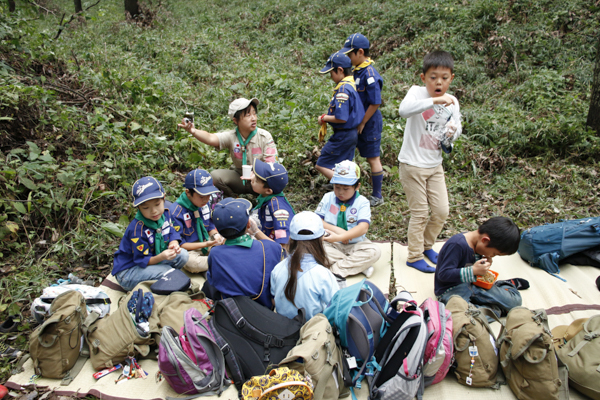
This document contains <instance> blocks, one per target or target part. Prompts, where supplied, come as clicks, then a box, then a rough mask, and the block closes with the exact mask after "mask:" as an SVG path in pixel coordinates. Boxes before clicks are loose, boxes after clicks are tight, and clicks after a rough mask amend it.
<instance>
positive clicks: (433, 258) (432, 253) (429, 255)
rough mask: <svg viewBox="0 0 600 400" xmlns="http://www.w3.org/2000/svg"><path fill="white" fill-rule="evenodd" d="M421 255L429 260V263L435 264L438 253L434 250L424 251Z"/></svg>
mask: <svg viewBox="0 0 600 400" xmlns="http://www.w3.org/2000/svg"><path fill="white" fill-rule="evenodd" d="M423 255H425V257H427V258H429V261H431V262H432V263H434V264H437V258H438V252H437V251H435V250H434V249H429V250H425V251H424V252H423Z"/></svg>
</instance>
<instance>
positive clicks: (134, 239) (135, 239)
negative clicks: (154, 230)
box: [131, 238, 140, 243]
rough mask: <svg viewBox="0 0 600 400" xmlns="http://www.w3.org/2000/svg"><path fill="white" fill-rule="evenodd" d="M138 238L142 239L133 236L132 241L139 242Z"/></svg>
mask: <svg viewBox="0 0 600 400" xmlns="http://www.w3.org/2000/svg"><path fill="white" fill-rule="evenodd" d="M138 240H140V238H131V241H132V242H133V243H137V242H138Z"/></svg>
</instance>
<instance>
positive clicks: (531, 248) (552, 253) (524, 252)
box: [518, 217, 600, 280]
mask: <svg viewBox="0 0 600 400" xmlns="http://www.w3.org/2000/svg"><path fill="white" fill-rule="evenodd" d="M597 245H600V217H596V218H582V219H577V220H572V221H563V222H558V223H556V224H548V225H541V226H536V227H534V228H529V229H527V230H526V231H524V232H523V233H522V234H521V241H520V242H519V250H518V251H519V255H520V256H521V258H522V259H523V260H525V261H528V262H529V264H530V265H532V266H534V267H537V268H541V269H543V270H544V271H546V272H548V273H550V274H552V275H554V276H556V275H555V274H558V273H560V269H559V268H558V262H559V261H561V260H563V259H564V258H566V257H568V256H570V255H573V254H575V253H579V252H581V251H584V250H587V249H591V248H592V247H595V246H597ZM561 279H562V278H561ZM563 280H564V279H563Z"/></svg>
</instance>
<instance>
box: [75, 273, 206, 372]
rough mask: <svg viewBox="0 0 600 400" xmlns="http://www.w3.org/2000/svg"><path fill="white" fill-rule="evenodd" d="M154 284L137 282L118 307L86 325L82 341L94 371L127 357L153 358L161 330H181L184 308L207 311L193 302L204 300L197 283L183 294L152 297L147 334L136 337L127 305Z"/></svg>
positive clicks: (122, 298)
mask: <svg viewBox="0 0 600 400" xmlns="http://www.w3.org/2000/svg"><path fill="white" fill-rule="evenodd" d="M154 282H155V281H146V282H141V283H139V284H138V285H137V286H136V287H134V288H133V290H132V291H131V292H129V293H128V294H127V295H126V296H123V297H121V299H119V302H118V304H119V308H118V309H117V310H116V311H115V312H113V313H111V314H110V315H109V316H107V317H104V318H102V319H99V320H98V321H96V322H95V323H94V324H93V325H91V326H90V328H89V331H88V332H87V335H86V340H87V342H88V345H89V348H90V359H91V361H92V366H93V367H94V368H95V369H97V370H99V369H103V368H110V367H112V366H114V365H116V364H119V363H120V362H122V361H123V360H125V358H126V357H127V356H128V355H135V356H136V357H139V358H145V357H146V358H155V359H156V358H157V356H158V353H157V349H158V343H160V336H161V332H162V328H163V327H165V326H170V327H172V328H173V329H175V330H176V331H177V332H179V329H181V327H183V316H184V312H185V311H186V310H187V309H188V308H196V309H197V310H198V311H200V312H201V313H202V314H204V313H205V312H207V311H208V306H207V305H206V304H205V303H203V302H201V301H196V300H202V299H204V294H203V293H202V292H201V291H200V288H199V286H198V285H197V284H192V287H191V288H190V289H188V291H187V292H173V293H171V294H169V295H158V294H153V297H154V306H153V307H152V314H151V316H150V318H149V319H148V324H149V334H148V335H147V336H142V335H140V333H139V332H138V331H137V329H136V325H135V323H134V322H133V320H132V318H131V315H130V313H129V310H128V309H127V302H129V299H131V296H132V295H133V293H135V292H137V291H138V289H142V291H143V292H144V293H146V292H150V286H152V284H153V283H154Z"/></svg>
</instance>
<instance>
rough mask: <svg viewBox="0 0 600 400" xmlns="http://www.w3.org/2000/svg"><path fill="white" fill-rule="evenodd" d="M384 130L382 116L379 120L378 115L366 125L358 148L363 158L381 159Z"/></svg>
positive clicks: (357, 145)
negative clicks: (382, 133)
mask: <svg viewBox="0 0 600 400" xmlns="http://www.w3.org/2000/svg"><path fill="white" fill-rule="evenodd" d="M382 130H383V119H382V118H381V114H379V118H377V113H376V114H374V115H373V117H371V119H370V120H369V121H368V122H367V123H366V124H365V127H364V129H363V131H362V133H361V134H360V135H358V143H357V144H356V147H357V148H358V152H359V154H360V156H361V157H364V158H372V157H379V155H380V154H381V131H382Z"/></svg>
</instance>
